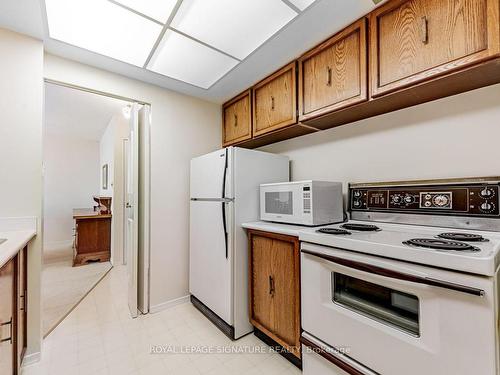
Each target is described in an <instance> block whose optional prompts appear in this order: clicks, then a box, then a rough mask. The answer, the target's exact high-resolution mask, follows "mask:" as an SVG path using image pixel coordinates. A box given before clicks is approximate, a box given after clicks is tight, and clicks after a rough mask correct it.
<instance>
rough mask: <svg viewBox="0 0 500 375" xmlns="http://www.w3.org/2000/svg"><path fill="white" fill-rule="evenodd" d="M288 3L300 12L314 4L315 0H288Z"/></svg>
mask: <svg viewBox="0 0 500 375" xmlns="http://www.w3.org/2000/svg"><path fill="white" fill-rule="evenodd" d="M288 1H290V2H291V3H292V4H293V5H295V6H296V7H297V8H299V9H300V10H304V9H306V8H307V7H308V6H309V5H311V4H312V3H314V2H315V1H316V0H288Z"/></svg>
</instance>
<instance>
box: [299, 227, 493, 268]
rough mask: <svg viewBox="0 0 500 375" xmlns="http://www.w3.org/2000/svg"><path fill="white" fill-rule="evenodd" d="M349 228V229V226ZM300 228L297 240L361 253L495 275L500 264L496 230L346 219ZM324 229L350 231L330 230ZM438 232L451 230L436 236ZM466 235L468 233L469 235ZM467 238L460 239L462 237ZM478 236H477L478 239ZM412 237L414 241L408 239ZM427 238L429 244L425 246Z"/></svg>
mask: <svg viewBox="0 0 500 375" xmlns="http://www.w3.org/2000/svg"><path fill="white" fill-rule="evenodd" d="M345 224H356V225H359V224H363V225H375V226H376V227H378V230H375V231H363V230H355V228H356V225H355V226H352V227H350V226H349V225H347V226H346V225H345ZM349 228H353V229H349ZM321 229H322V231H321V232H320V231H318V228H307V229H304V230H302V231H301V232H300V240H301V241H305V242H310V243H315V244H319V245H325V246H330V247H336V248H341V249H344V250H351V251H356V252H360V253H365V254H371V255H378V256H382V257H387V258H392V259H397V260H402V261H408V262H413V263H418V264H424V265H429V266H433V267H439V268H446V269H451V270H454V271H461V272H468V273H475V274H479V275H485V276H493V275H495V273H496V271H497V269H498V266H499V264H500V233H498V232H486V231H469V230H462V229H454V228H439V227H426V226H422V225H406V224H390V223H379V222H367V221H355V220H352V221H349V222H348V223H341V224H335V225H328V226H326V227H322V228H321ZM328 229H333V230H334V232H337V230H343V231H347V232H349V233H350V234H347V235H346V234H345V232H344V234H331V233H324V232H329V230H328ZM441 234H448V235H449V234H452V235H451V236H444V237H448V238H449V239H448V238H442V237H439V235H441ZM469 235H470V236H469ZM465 238H467V239H470V241H464V239H465ZM478 239H480V240H478ZM411 240H414V241H411ZM426 242H429V243H430V245H431V247H432V248H428V247H425V246H426V245H427V243H426Z"/></svg>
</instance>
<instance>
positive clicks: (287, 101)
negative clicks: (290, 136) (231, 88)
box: [253, 61, 297, 136]
mask: <svg viewBox="0 0 500 375" xmlns="http://www.w3.org/2000/svg"><path fill="white" fill-rule="evenodd" d="M296 72H297V71H296V63H295V61H294V62H293V63H291V64H289V65H287V66H285V67H284V68H282V69H280V70H279V71H277V72H276V73H274V74H273V75H271V76H270V77H268V78H266V79H264V80H263V81H262V82H259V83H258V84H257V85H256V86H254V88H253V135H254V136H259V135H262V134H265V133H269V132H271V131H273V130H277V129H281V128H284V127H286V126H288V125H291V124H295V123H296V122H297V79H296V76H297V73H296Z"/></svg>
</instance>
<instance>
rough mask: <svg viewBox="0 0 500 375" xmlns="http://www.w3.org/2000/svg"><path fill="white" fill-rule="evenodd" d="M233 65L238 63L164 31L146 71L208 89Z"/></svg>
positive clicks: (192, 41)
mask: <svg viewBox="0 0 500 375" xmlns="http://www.w3.org/2000/svg"><path fill="white" fill-rule="evenodd" d="M236 64H238V60H235V59H233V58H231V57H229V56H226V55H224V54H222V53H220V52H217V51H215V50H213V49H212V48H209V47H206V46H204V45H203V44H201V43H198V42H196V41H194V40H192V39H189V38H187V37H185V36H183V35H181V34H179V33H176V32H175V31H172V30H167V32H166V33H165V35H164V37H163V39H162V41H161V43H160V45H159V46H158V48H157V50H156V52H155V54H154V56H153V58H152V59H151V61H150V63H149V65H148V69H149V70H152V71H154V72H156V73H159V74H162V75H165V76H168V77H171V78H175V79H178V80H180V81H184V82H187V83H190V84H192V85H195V86H198V87H201V88H204V89H207V88H209V87H210V86H212V85H213V84H214V83H215V82H216V81H217V80H218V79H219V78H221V77H222V76H223V75H224V74H226V73H227V72H228V71H229V70H231V69H232V68H233V67H234V66H235V65H236Z"/></svg>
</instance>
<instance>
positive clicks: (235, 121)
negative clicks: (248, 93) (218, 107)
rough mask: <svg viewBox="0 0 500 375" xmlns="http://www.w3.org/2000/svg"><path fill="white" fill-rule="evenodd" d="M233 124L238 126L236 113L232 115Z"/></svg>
mask: <svg viewBox="0 0 500 375" xmlns="http://www.w3.org/2000/svg"><path fill="white" fill-rule="evenodd" d="M234 126H235V127H236V126H238V115H234Z"/></svg>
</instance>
